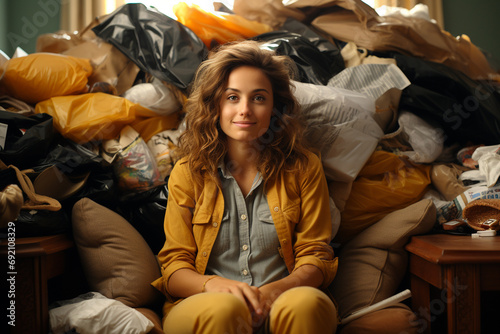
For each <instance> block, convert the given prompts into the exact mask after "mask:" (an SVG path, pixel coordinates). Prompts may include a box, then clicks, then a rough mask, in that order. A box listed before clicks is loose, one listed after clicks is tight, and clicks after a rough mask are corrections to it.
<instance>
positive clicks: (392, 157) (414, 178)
mask: <svg viewBox="0 0 500 334" xmlns="http://www.w3.org/2000/svg"><path fill="white" fill-rule="evenodd" d="M430 168H431V166H430V165H422V164H413V163H411V162H410V161H409V160H408V159H407V158H406V157H404V156H397V155H396V154H394V153H390V152H386V151H375V152H374V153H373V154H372V156H371V157H370V159H368V161H367V162H366V164H365V165H364V167H363V168H362V169H361V171H360V172H359V174H358V176H357V178H356V180H354V182H353V184H352V190H351V194H350V196H349V198H348V199H347V202H346V205H345V208H344V211H343V212H342V222H341V224H340V228H339V232H338V234H337V237H336V241H338V242H345V241H347V240H349V239H351V238H352V237H353V236H355V235H356V234H358V233H359V232H361V231H362V230H364V229H365V228H367V227H369V226H370V225H372V224H374V223H376V222H377V221H379V220H380V219H382V218H383V217H384V216H386V215H387V214H389V213H391V212H393V211H396V210H399V209H402V208H405V207H407V206H408V205H410V204H413V203H416V202H418V201H419V200H420V199H421V198H422V196H423V195H424V193H425V192H426V190H427V187H428V186H429V184H430V183H431V179H430Z"/></svg>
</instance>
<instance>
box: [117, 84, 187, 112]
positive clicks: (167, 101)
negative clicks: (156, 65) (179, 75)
mask: <svg viewBox="0 0 500 334" xmlns="http://www.w3.org/2000/svg"><path fill="white" fill-rule="evenodd" d="M123 97H124V98H126V99H127V100H129V101H131V102H134V103H137V104H140V105H141V106H143V107H145V108H148V109H149V110H152V111H154V112H155V113H157V114H159V115H162V116H167V115H170V114H173V113H174V112H176V111H179V109H180V108H181V104H180V102H179V101H178V100H177V98H176V96H175V94H174V93H173V92H172V90H171V89H170V88H169V87H167V86H166V85H164V84H163V83H162V82H161V81H160V80H153V82H151V83H140V84H136V85H134V86H132V87H131V88H129V89H128V90H127V91H126V92H125V93H123Z"/></svg>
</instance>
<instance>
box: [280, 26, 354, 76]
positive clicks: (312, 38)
mask: <svg viewBox="0 0 500 334" xmlns="http://www.w3.org/2000/svg"><path fill="white" fill-rule="evenodd" d="M281 30H286V31H290V32H294V33H296V34H299V35H301V36H302V37H305V38H307V39H308V40H309V42H311V43H312V44H313V45H314V46H315V47H316V48H317V49H318V50H319V51H320V52H321V53H322V54H323V55H324V56H325V57H326V59H327V61H328V71H329V72H330V74H329V75H330V78H331V77H333V76H334V75H336V74H338V73H340V72H341V71H342V70H344V69H345V63H344V58H343V57H342V54H341V53H340V51H341V50H342V46H340V44H341V43H340V42H339V41H337V40H334V39H331V41H330V40H328V39H326V38H325V37H323V36H321V35H319V34H318V33H316V32H315V31H314V30H313V29H312V28H311V27H309V26H307V25H305V24H304V23H302V22H300V21H298V20H296V19H294V18H291V17H289V18H287V20H286V21H285V23H284V24H283V25H282V26H281Z"/></svg>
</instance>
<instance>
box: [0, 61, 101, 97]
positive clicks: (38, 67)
mask: <svg viewBox="0 0 500 334" xmlns="http://www.w3.org/2000/svg"><path fill="white" fill-rule="evenodd" d="M91 74H92V65H91V64H90V61H89V60H88V59H83V58H76V57H72V56H65V55H60V54H56V53H33V54H30V55H28V56H25V57H19V58H12V59H10V60H9V61H8V62H7V63H6V64H5V67H4V73H3V76H2V78H1V79H0V90H5V92H6V93H7V94H8V95H9V96H12V97H14V98H16V99H19V100H22V101H24V102H27V103H31V104H35V103H37V102H40V101H43V100H47V99H50V98H51V97H56V96H64V95H72V94H80V93H84V92H86V91H87V89H88V88H87V82H88V77H89V76H90V75H91Z"/></svg>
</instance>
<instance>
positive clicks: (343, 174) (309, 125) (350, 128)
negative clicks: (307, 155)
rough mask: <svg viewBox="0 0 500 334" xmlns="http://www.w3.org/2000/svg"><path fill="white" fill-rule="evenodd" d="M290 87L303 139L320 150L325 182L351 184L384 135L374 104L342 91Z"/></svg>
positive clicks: (373, 101)
mask: <svg viewBox="0 0 500 334" xmlns="http://www.w3.org/2000/svg"><path fill="white" fill-rule="evenodd" d="M294 85H295V87H296V89H295V91H294V95H295V97H296V99H297V100H298V102H299V104H300V105H301V107H302V117H304V118H305V121H306V138H307V140H308V141H309V142H310V143H311V144H313V145H315V148H317V149H319V150H320V152H321V158H322V162H323V168H324V170H325V175H326V177H327V179H329V180H333V181H342V182H351V181H353V180H354V179H355V178H356V176H357V175H358V173H359V171H360V170H361V168H362V167H363V166H364V164H365V163H366V161H367V160H368V158H369V157H370V156H371V154H372V153H373V151H374V150H375V148H376V147H377V144H378V141H379V140H380V138H381V137H382V136H383V134H384V133H383V131H382V129H381V128H380V126H379V125H378V124H377V122H376V121H375V119H374V118H373V116H374V114H375V100H374V99H373V98H371V97H369V96H366V95H364V94H361V93H357V92H353V91H349V90H346V89H342V88H335V87H328V86H320V85H314V84H308V83H301V82H294Z"/></svg>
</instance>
